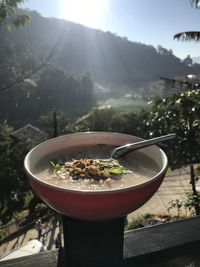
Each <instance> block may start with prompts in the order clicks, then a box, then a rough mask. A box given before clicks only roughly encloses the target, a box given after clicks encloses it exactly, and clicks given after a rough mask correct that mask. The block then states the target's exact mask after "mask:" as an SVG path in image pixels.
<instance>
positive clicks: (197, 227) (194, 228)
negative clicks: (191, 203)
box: [0, 216, 200, 267]
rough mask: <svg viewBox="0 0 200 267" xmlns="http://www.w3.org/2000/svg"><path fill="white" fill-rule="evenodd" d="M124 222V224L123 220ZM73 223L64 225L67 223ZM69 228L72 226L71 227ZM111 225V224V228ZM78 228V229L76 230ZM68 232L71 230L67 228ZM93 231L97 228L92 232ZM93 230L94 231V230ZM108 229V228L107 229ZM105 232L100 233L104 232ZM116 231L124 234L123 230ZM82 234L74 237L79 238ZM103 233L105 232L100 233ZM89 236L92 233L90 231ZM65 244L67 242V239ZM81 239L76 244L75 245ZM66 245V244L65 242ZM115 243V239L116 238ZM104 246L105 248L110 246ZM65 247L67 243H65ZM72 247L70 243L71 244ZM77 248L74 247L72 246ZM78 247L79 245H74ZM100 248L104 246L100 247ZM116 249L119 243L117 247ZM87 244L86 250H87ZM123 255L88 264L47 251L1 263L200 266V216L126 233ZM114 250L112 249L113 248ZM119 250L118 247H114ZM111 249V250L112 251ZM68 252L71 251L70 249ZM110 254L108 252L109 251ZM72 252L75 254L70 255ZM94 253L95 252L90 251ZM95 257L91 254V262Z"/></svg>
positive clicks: (29, 265)
mask: <svg viewBox="0 0 200 267" xmlns="http://www.w3.org/2000/svg"><path fill="white" fill-rule="evenodd" d="M121 222H122V221H121ZM66 223H68V224H70V223H71V222H65V224H66ZM68 226H69V225H68ZM110 226H111V225H110ZM74 229H75V228H74ZM68 230H69V229H68ZM93 230H94V229H93ZM93 230H91V231H93ZM108 230H109V229H108ZM101 231H102V229H101V230H100V233H101ZM116 231H120V232H121V228H119V229H118V226H116ZM79 234H80V232H79V233H76V234H75V235H76V236H77V238H78V235H79ZM101 234H102V233H101ZM88 235H90V232H88ZM65 241H66V240H65ZM77 241H78V240H76V241H75V243H78V242H77ZM66 242H67V241H66ZM95 242H96V243H94V247H97V248H98V246H99V245H98V240H96V241H95ZM114 242H116V239H115V238H114ZM111 243H112V241H110V242H109V244H106V243H105V246H111ZM65 245H66V243H65ZM67 245H69V241H68V244H67ZM71 245H72V246H74V244H71ZM75 246H76V245H75ZM100 246H101V245H100ZM115 246H117V244H115ZM86 247H87V244H85V247H83V251H86ZM123 248H124V249H123V256H122V260H121V259H120V258H121V256H120V255H113V253H111V255H110V257H111V259H112V258H113V257H114V258H115V259H117V260H114V261H110V260H109V259H107V260H108V261H107V263H106V262H105V261H104V263H102V261H101V260H99V261H96V262H95V263H94V262H91V263H90V260H89V259H88V262H87V265H86V262H85V259H84V258H76V259H74V261H73V262H70V263H69V261H68V259H66V257H67V255H65V254H66V253H65V251H66V250H67V247H65V249H64V248H60V250H59V251H57V250H55V251H48V252H45V253H40V254H37V255H32V256H28V257H24V258H18V259H14V260H9V261H2V262H1V264H0V266H1V267H14V266H15V267H24V266H26V267H35V266H37V267H47V266H48V267H59V266H68V267H71V266H76V267H112V266H115V267H128V266H130V267H134V266H145V267H165V266H166V267H185V266H192V267H199V266H200V253H199V251H200V216H197V217H193V218H188V219H184V220H179V221H175V222H169V223H165V224H161V225H156V226H150V227H146V228H141V229H138V230H132V231H128V232H126V233H125V235H124V238H123ZM111 249H112V248H111ZM113 249H114V250H115V249H118V248H113ZM109 250H110V248H109ZM68 251H71V250H70V248H69V250H68ZM106 251H108V250H106ZM71 253H72V252H71ZM91 253H93V252H92V251H91ZM92 258H93V259H94V258H95V257H94V255H92V254H91V259H92Z"/></svg>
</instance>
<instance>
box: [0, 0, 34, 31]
mask: <svg viewBox="0 0 200 267" xmlns="http://www.w3.org/2000/svg"><path fill="white" fill-rule="evenodd" d="M23 2H24V0H0V28H4V27H6V28H7V29H8V30H9V31H11V30H12V25H14V26H16V27H20V26H22V25H24V24H25V23H26V22H27V21H28V20H30V18H31V17H30V16H29V15H28V14H19V13H17V8H18V6H19V5H20V4H22V3H23Z"/></svg>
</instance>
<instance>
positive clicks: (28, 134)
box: [11, 124, 46, 146]
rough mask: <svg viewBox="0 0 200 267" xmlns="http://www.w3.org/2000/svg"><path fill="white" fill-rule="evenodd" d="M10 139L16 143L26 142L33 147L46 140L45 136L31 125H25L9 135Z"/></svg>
mask: <svg viewBox="0 0 200 267" xmlns="http://www.w3.org/2000/svg"><path fill="white" fill-rule="evenodd" d="M11 137H12V139H13V140H14V141H15V142H16V143H18V142H23V141H28V142H30V144H31V145H32V146H35V145H37V144H39V143H41V142H42V141H44V140H45V139H46V134H45V133H44V132H43V131H41V130H40V129H39V128H37V127H35V126H33V125H31V124H27V125H25V126H23V127H22V128H19V129H18V130H16V131H14V132H13V133H12V134H11Z"/></svg>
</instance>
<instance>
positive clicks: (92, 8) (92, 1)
mask: <svg viewBox="0 0 200 267" xmlns="http://www.w3.org/2000/svg"><path fill="white" fill-rule="evenodd" d="M108 1H109V0H60V17H62V18H64V19H67V20H70V21H73V22H77V23H80V24H83V25H85V26H89V27H92V28H96V27H99V25H100V23H101V20H102V18H103V16H104V14H105V12H106V8H107V5H108Z"/></svg>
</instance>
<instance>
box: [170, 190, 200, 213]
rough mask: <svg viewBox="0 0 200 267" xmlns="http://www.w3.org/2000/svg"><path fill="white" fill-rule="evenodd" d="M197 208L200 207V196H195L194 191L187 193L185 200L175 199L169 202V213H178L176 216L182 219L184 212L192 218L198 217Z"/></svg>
mask: <svg viewBox="0 0 200 267" xmlns="http://www.w3.org/2000/svg"><path fill="white" fill-rule="evenodd" d="M196 206H198V207H200V195H194V194H193V192H192V190H189V191H187V192H186V195H185V197H184V198H183V199H175V200H172V201H170V202H169V207H168V209H167V210H168V212H169V213H170V212H171V211H176V213H177V214H176V216H177V217H180V215H181V213H183V211H185V212H186V214H187V213H188V212H189V215H190V216H196V215H197V214H196Z"/></svg>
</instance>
